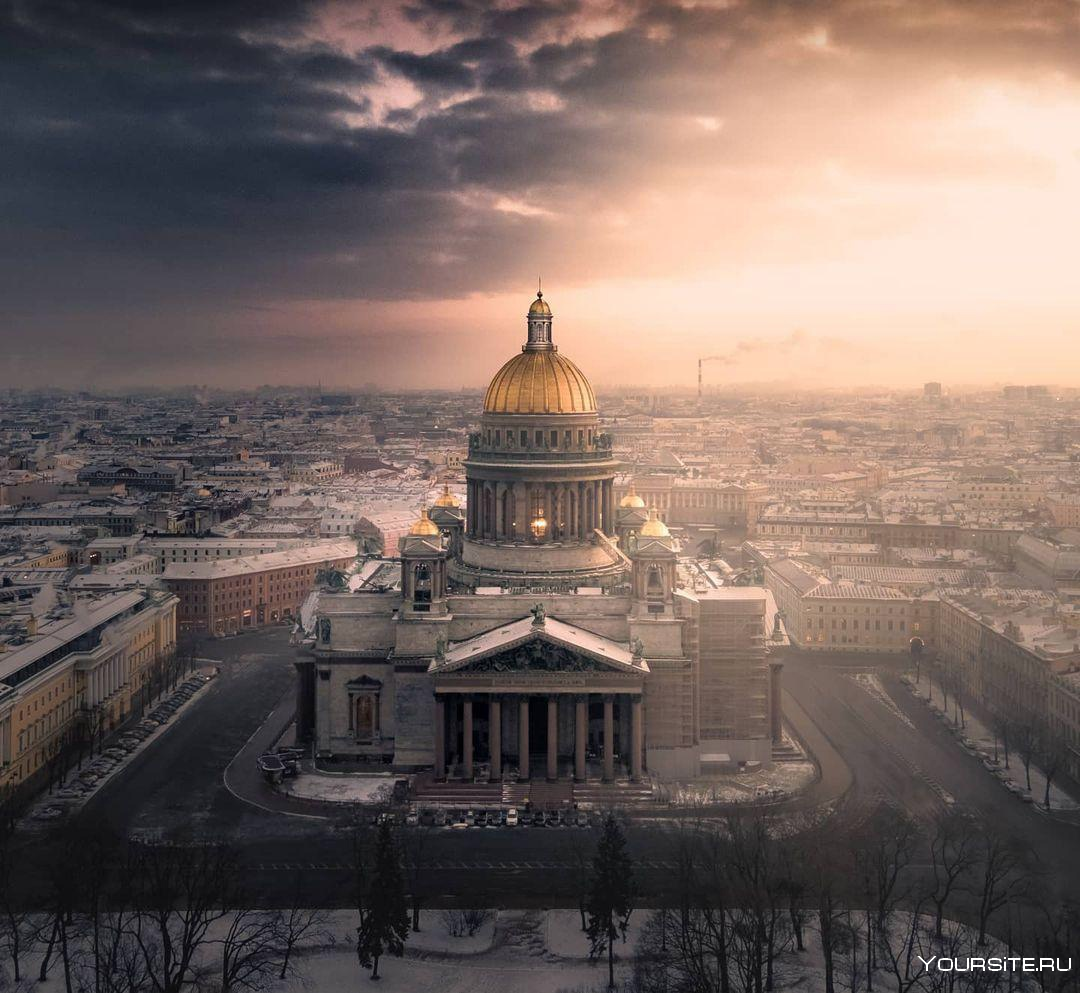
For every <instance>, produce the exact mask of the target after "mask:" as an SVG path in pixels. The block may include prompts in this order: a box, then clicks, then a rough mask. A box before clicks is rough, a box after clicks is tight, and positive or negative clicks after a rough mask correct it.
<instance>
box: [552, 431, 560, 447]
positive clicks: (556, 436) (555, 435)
mask: <svg viewBox="0 0 1080 993" xmlns="http://www.w3.org/2000/svg"><path fill="white" fill-rule="evenodd" d="M558 444H559V432H558V431H552V432H551V447H552V448H556V447H558Z"/></svg>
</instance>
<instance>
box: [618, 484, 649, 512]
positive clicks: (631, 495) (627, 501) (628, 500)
mask: <svg viewBox="0 0 1080 993" xmlns="http://www.w3.org/2000/svg"><path fill="white" fill-rule="evenodd" d="M619 506H620V507H632V508H633V509H635V510H640V509H642V508H643V507H644V506H645V501H644V500H642V499H641V497H639V496H638V495H637V493H635V492H634V483H633V481H631V483H630V489H628V490H627V491H626V496H624V497H623V498H622V499H621V500H620V501H619Z"/></svg>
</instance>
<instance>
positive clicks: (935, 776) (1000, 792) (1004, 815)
mask: <svg viewBox="0 0 1080 993" xmlns="http://www.w3.org/2000/svg"><path fill="white" fill-rule="evenodd" d="M903 662H904V660H902V659H874V660H871V661H868V660H866V659H860V658H858V657H854V656H850V655H829V654H822V655H814V656H810V655H800V656H797V657H795V658H793V659H792V660H791V661H790V662H789V663H788V664H786V665H785V666H784V680H785V687H786V688H787V690H788V691H789V692H790V693H791V694H792V695H793V696H794V697H796V698H797V699H798V700H799V702H800V703H801V705H802V706H803V707H804V708H805V709H806V711H807V713H808V715H809V716H810V718H811V719H812V720H813V721H814V722H815V723H816V724H817V725H818V726H819V727H820V728H821V729H822V731H823V733H824V734H826V735H827V736H828V738H829V740H830V741H831V742H832V744H833V745H834V746H835V748H836V751H837V753H838V754H839V756H840V757H841V758H842V760H843V761H844V762H845V763H846V764H847V765H848V766H849V767H850V768H851V770H852V775H853V777H854V785H853V788H852V791H851V795H852V798H853V801H854V802H867V801H868V800H870V799H872V798H873V797H874V796H875V795H881V796H884V797H888V798H890V799H891V800H893V801H895V802H897V803H899V804H901V805H902V806H903V807H904V808H905V809H907V810H908V811H909V812H910V813H911V814H912V815H913V816H914V817H916V818H918V819H919V820H920V821H921V822H923V823H924V824H928V823H929V822H930V821H932V819H933V818H934V817H935V816H937V814H938V813H939V812H940V811H941V810H942V809H943V808H944V806H945V798H946V797H950V798H952V800H953V803H954V804H955V805H956V806H957V807H959V808H961V809H966V810H969V811H971V812H972V813H973V814H974V815H975V817H976V818H977V819H979V820H980V821H981V822H982V823H987V824H993V825H994V826H995V827H996V828H997V829H998V830H999V831H1001V832H1002V833H1004V834H1005V835H1007V836H1009V837H1011V838H1013V839H1014V840H1015V841H1016V843H1017V844H1018V845H1020V846H1021V847H1022V848H1026V849H1028V850H1029V851H1030V853H1031V855H1032V858H1033V860H1034V861H1035V862H1036V863H1037V864H1038V866H1039V867H1040V869H1041V871H1042V873H1043V874H1044V881H1043V892H1056V893H1064V892H1066V891H1071V892H1072V893H1075V890H1076V886H1077V884H1078V883H1080V828H1078V827H1077V826H1076V825H1074V824H1069V823H1063V822H1061V821H1058V820H1055V819H1053V818H1051V817H1047V816H1046V815H1045V814H1044V813H1041V812H1040V811H1038V810H1036V809H1035V808H1034V807H1032V806H1030V805H1026V804H1024V803H1021V802H1020V801H1019V800H1017V799H1016V798H1015V797H1013V796H1011V795H1010V794H1008V793H1007V792H1006V791H1005V790H1004V789H1003V788H1002V786H1001V785H1000V784H999V783H998V782H997V780H996V779H994V777H993V776H991V775H990V773H989V772H988V771H987V770H986V769H985V768H984V767H983V765H982V763H981V762H980V761H979V760H978V759H977V758H975V757H974V756H971V755H969V754H967V753H966V752H965V751H964V750H963V749H961V748H960V747H959V746H958V745H957V743H956V740H955V739H954V738H953V737H952V735H950V734H949V733H948V732H947V731H946V730H945V729H944V727H942V725H941V723H940V722H939V721H938V720H937V719H936V718H934V717H933V716H932V715H931V714H930V712H929V710H928V708H926V707H925V706H924V705H923V704H922V703H920V702H919V701H917V700H915V699H914V697H913V696H912V695H911V694H910V693H909V692H908V690H907V689H906V687H904V685H903V684H902V683H901V681H900V678H899V676H900V673H901V672H902V670H903ZM859 671H868V672H875V673H876V674H877V675H878V677H879V678H880V680H881V683H882V685H883V686H884V688H885V689H886V690H887V691H888V694H889V697H890V698H891V699H892V701H893V702H894V703H895V705H896V709H897V710H898V711H899V713H896V712H894V711H893V710H892V709H891V708H889V707H887V706H886V705H884V704H883V703H881V702H879V701H878V700H877V699H875V698H874V697H873V696H872V695H871V694H870V693H869V692H867V691H866V690H865V689H864V688H863V687H862V686H860V685H859V684H858V683H857V682H856V681H855V679H853V678H852V677H853V675H854V674H855V673H857V672H859Z"/></svg>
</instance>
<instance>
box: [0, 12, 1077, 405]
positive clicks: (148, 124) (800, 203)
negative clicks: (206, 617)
mask: <svg viewBox="0 0 1080 993" xmlns="http://www.w3.org/2000/svg"><path fill="white" fill-rule="evenodd" d="M0 122H2V123H0V217H2V218H3V223H2V224H0V386H45V385H49V386H65V387H80V388H90V389H111V388H124V387H133V386H139V387H145V386H151V385H179V384H188V383H200V384H209V385H213V386H224V387H229V386H235V387H246V386H255V385H258V384H262V383H292V384H308V383H310V384H314V383H317V382H321V383H322V384H323V386H324V387H331V388H333V387H348V386H360V385H363V384H370V383H374V384H377V385H379V386H383V387H386V388H403V387H405V388H424V387H438V388H458V387H462V386H466V387H476V386H482V385H484V384H485V383H486V382H487V381H488V379H490V377H491V375H492V374H493V373H494V372H495V370H496V369H497V368H498V366H499V365H500V364H501V362H502V361H503V360H504V359H506V358H509V357H510V356H511V355H512V354H513V353H514V352H515V351H516V350H517V348H518V347H519V345H520V342H521V341H522V340H523V338H524V332H525V312H526V310H527V307H528V304H529V302H530V299H531V297H532V295H533V293H534V292H535V288H536V283H537V278H538V276H540V275H542V277H543V285H544V290H545V298H546V299H547V300H548V301H549V302H550V303H551V306H552V309H553V311H554V314H555V325H554V328H555V340H556V342H557V343H558V344H559V346H560V348H561V350H562V351H563V352H564V353H565V354H566V355H568V356H569V357H571V358H572V359H574V360H575V361H576V362H577V363H578V365H580V366H581V367H582V368H583V369H584V370H585V371H586V373H587V374H588V375H589V376H590V378H591V379H592V380H593V382H594V383H595V384H597V385H599V386H601V387H603V386H615V385H631V384H633V385H642V386H651V387H666V386H678V385H684V386H686V387H691V386H693V385H694V384H695V383H696V377H697V359H698V357H700V356H715V357H716V358H715V359H714V360H713V361H711V362H709V363H708V364H707V365H706V366H705V370H706V373H705V375H706V383H707V384H709V385H711V386H713V387H723V386H724V385H726V384H729V383H730V384H738V383H753V382H762V381H776V382H789V383H792V384H795V385H798V386H801V387H809V388H813V387H818V386H821V387H836V386H850V385H859V384H863V383H874V384H882V385H886V386H896V387H911V386H915V385H918V384H921V383H922V382H923V381H924V380H930V379H933V380H942V381H944V382H946V383H963V384H978V383H986V384H990V383H999V382H1029V383H1030V382H1049V383H1057V384H1062V385H1080V346H1078V345H1077V342H1078V341H1080V268H1078V265H1077V262H1078V255H1080V252H1078V249H1080V5H1078V4H1077V2H1075V0H820V2H818V0H787V2H784V0H729V2H697V3H695V2H674V0H641V2H634V0H617V2H616V0H506V2H497V0H403V2H390V0H386V2H383V0H371V2H351V3H346V2H342V0H322V2H312V3H307V2H298V0H242V2H235V3H230V2H228V0H197V2H185V0H175V2H170V3H150V2H145V0H116V2H108V0H101V2H94V0H67V2H64V0H42V2H24V0H0Z"/></svg>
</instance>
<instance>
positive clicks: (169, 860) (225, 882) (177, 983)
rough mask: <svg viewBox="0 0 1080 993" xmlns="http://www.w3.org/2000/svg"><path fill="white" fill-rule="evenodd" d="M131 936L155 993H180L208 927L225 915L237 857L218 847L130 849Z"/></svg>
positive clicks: (179, 846)
mask: <svg viewBox="0 0 1080 993" xmlns="http://www.w3.org/2000/svg"><path fill="white" fill-rule="evenodd" d="M132 856H133V858H132V860H131V864H130V871H133V872H134V880H133V881H134V886H133V899H134V906H135V910H136V911H137V915H136V918H135V927H134V931H133V936H134V939H135V941H136V944H137V945H138V948H139V951H140V953H141V955H142V959H143V965H144V966H145V968H146V973H147V976H148V978H149V980H150V985H149V987H148V988H149V989H150V990H153V991H155V993H181V990H182V989H183V988H184V986H185V985H186V984H188V983H189V982H190V981H191V980H192V978H193V976H194V970H195V964H196V956H197V953H198V952H199V950H200V948H201V947H202V946H203V945H204V944H205V943H206V941H207V934H208V932H209V930H210V928H211V926H212V925H213V924H215V923H216V922H218V921H220V920H221V919H222V918H223V917H225V915H226V914H227V913H228V911H227V909H226V907H225V904H226V902H227V898H228V896H229V895H230V894H231V893H232V892H233V891H234V886H235V874H236V871H237V868H236V859H235V856H234V855H233V853H232V851H231V850H230V849H229V848H228V847H227V846H225V845H222V844H191V845H172V844H170V845H141V844H139V845H135V846H133V850H132Z"/></svg>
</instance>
